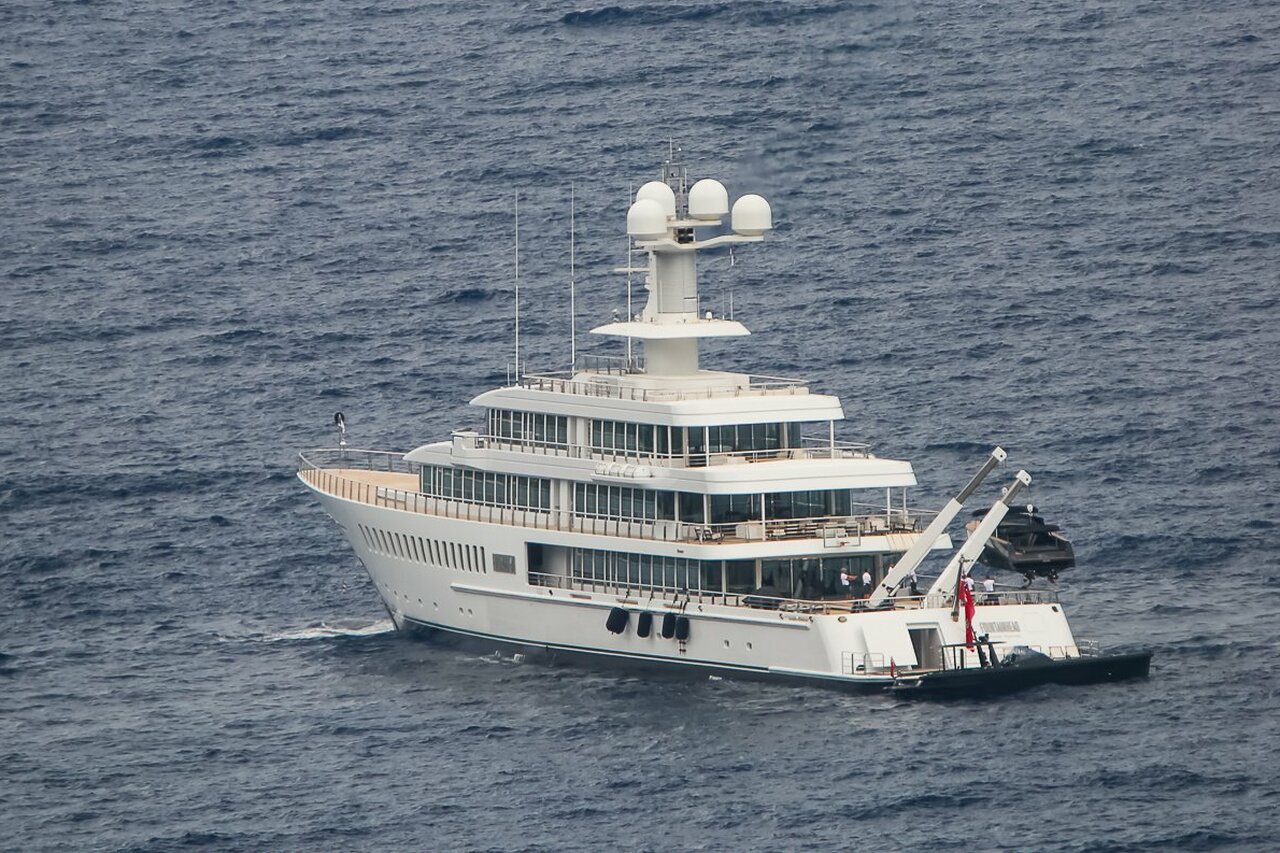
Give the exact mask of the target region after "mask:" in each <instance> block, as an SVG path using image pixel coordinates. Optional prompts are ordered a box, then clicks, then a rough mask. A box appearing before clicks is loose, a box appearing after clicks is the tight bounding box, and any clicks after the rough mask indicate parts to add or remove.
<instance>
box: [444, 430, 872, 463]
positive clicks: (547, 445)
mask: <svg viewBox="0 0 1280 853" xmlns="http://www.w3.org/2000/svg"><path fill="white" fill-rule="evenodd" d="M454 434H455V435H460V436H465V437H466V438H467V439H468V440H472V439H471V436H474V439H473V440H474V442H475V445H474V446H475V447H476V449H479V450H511V451H516V452H519V453H532V454H535V455H545V456H563V457H565V458H568V459H596V460H599V461H601V462H628V463H635V464H640V465H651V466H658V467H684V466H686V465H688V466H690V467H697V468H706V467H714V466H717V465H734V464H738V463H743V462H776V461H779V460H787V459H867V458H870V456H871V445H870V444H862V443H857V442H850V441H832V440H830V439H827V438H821V437H816V436H813V437H811V436H804V437H802V438H801V442H802V443H801V446H800V447H773V448H763V449H759V450H723V451H712V452H707V451H688V452H680V453H672V452H661V451H657V450H641V449H636V450H617V449H614V450H603V449H600V448H595V447H584V446H582V445H580V444H569V443H567V442H562V441H548V440H545V439H538V438H512V437H511V436H503V435H489V434H483V433H476V432H472V431H471V430H455V432H454Z"/></svg>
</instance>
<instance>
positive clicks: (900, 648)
mask: <svg viewBox="0 0 1280 853" xmlns="http://www.w3.org/2000/svg"><path fill="white" fill-rule="evenodd" d="M314 491H315V492H316V494H317V495H318V496H319V497H320V499H321V500H322V502H323V504H324V507H325V509H326V511H327V512H328V513H329V514H330V516H332V517H333V519H334V520H335V521H337V523H338V524H339V526H341V527H342V529H343V531H344V532H345V534H346V537H347V539H348V541H349V542H350V544H351V546H352V548H353V549H354V550H355V551H356V554H357V555H358V556H359V558H360V560H361V562H362V563H363V564H364V566H365V568H366V570H367V571H368V573H369V576H370V578H371V579H372V580H373V583H374V586H375V588H376V589H377V591H378V594H379V596H380V597H381V598H382V601H383V603H384V604H385V606H386V608H387V610H388V612H389V613H390V614H391V617H392V619H393V620H394V622H395V624H396V626H397V627H398V628H401V629H420V630H423V631H426V632H428V633H434V632H445V633H447V634H449V635H452V636H453V637H456V638H458V639H461V640H465V641H466V644H467V645H468V646H470V647H472V648H477V649H480V650H483V651H495V650H503V649H505V650H511V651H517V650H518V651H524V652H526V653H533V654H547V653H549V654H551V655H552V656H556V657H578V656H586V657H590V658H594V659H596V660H598V661H600V662H602V663H612V664H631V665H636V664H640V665H646V666H661V667H664V668H668V669H672V670H683V671H690V672H710V673H733V674H738V675H749V676H753V677H767V678H795V679H803V680H811V681H812V680H818V681H823V682H827V683H839V684H842V685H848V686H865V687H874V688H878V687H882V686H884V685H885V684H888V683H891V682H892V680H893V675H892V673H893V672H905V671H909V670H911V669H913V668H915V667H917V666H919V665H920V664H921V663H922V662H921V661H918V660H917V659H916V657H917V655H916V654H915V652H916V651H917V650H916V649H913V648H912V646H911V642H910V639H909V635H908V632H909V631H910V630H912V629H914V630H916V631H919V630H921V629H929V628H936V629H937V635H936V636H937V638H938V640H939V641H940V644H942V645H950V644H956V643H963V642H964V637H965V625H964V622H963V619H957V618H955V617H954V616H953V613H952V610H951V609H950V608H949V607H937V608H928V607H915V608H911V609H886V610H882V611H872V612H857V611H854V612H851V613H846V614H836V613H821V614H820V613H804V612H788V611H780V610H769V609H757V608H748V607H741V606H728V605H726V604H719V603H706V602H699V600H698V599H697V598H696V597H695V598H694V599H693V600H691V601H686V600H685V599H684V598H680V599H679V600H674V599H673V597H671V596H666V597H659V596H654V597H650V595H649V594H648V593H641V592H638V591H633V592H631V593H630V594H629V595H628V594H617V593H616V592H609V593H604V592H591V591H587V590H577V589H568V588H551V587H548V586H542V585H534V584H530V583H529V582H528V580H527V578H528V574H527V572H528V566H527V564H526V559H527V553H528V552H527V544H528V543H529V542H537V543H540V544H542V545H544V546H553V547H554V546H566V547H585V548H602V547H611V548H613V549H616V550H626V549H627V546H628V545H631V544H633V543H631V542H629V541H628V540H626V539H618V538H612V537H601V536H592V535H587V534H580V533H572V532H566V531H555V530H531V529H528V528H523V527H518V526H514V525H504V524H491V523H485V522H478V521H469V520H465V519H452V518H442V517H439V516H431V515H425V514H422V513H415V512H407V511H403V510H398V509H393V508H388V507H383V506H375V505H370V504H367V503H361V502H356V501H350V500H346V499H343V498H339V497H336V496H334V495H331V494H327V493H325V492H323V491H319V490H314ZM362 527H363V528H364V529H363V530H362ZM370 530H377V531H382V532H383V534H384V535H385V534H387V533H390V534H400V536H401V537H402V540H401V541H406V540H404V539H403V537H414V538H415V539H417V538H420V539H421V540H422V541H423V542H428V541H429V542H434V543H437V548H436V549H435V550H433V549H432V548H429V547H428V548H423V549H421V550H417V549H406V550H407V552H408V553H407V555H406V556H401V555H392V554H390V553H388V552H387V551H386V550H384V548H382V547H374V546H372V545H371V541H373V542H378V541H382V540H378V539H376V538H374V539H372V540H371V538H370V536H369V535H368V531H370ZM439 545H445V546H446V550H444V552H443V553H444V557H445V559H442V560H440V561H436V560H434V559H432V558H431V557H432V556H433V555H434V554H435V553H439V552H440V549H439V548H438V546H439ZM450 545H452V546H454V547H453V550H452V551H450V550H447V546H450ZM709 547H716V546H709ZM464 548H468V549H472V550H470V551H468V552H467V553H468V554H469V555H475V556H478V555H480V554H483V555H485V558H484V565H480V561H479V560H477V559H466V560H464V559H461V558H459V556H458V555H460V554H461V553H463V549H464ZM481 549H483V550H481ZM393 550H398V549H397V548H395V547H394V546H393ZM494 554H505V555H511V556H513V557H515V561H516V564H515V571H514V573H513V574H506V573H498V572H495V571H494V570H493V565H492V556H493V555H494ZM424 556H425V557H426V558H425V559H424V558H423V557H424ZM442 563H453V565H452V566H450V565H444V564H442ZM616 607H622V608H624V609H626V610H627V611H628V612H629V613H630V614H631V617H632V618H630V619H629V621H628V624H627V627H626V629H625V630H623V631H622V632H621V633H617V634H615V633H611V632H610V631H609V630H607V629H606V627H605V622H606V619H607V618H608V616H609V613H610V611H611V610H612V609H613V608H616ZM668 611H671V612H676V613H679V614H681V615H684V616H687V617H688V619H689V636H688V639H687V640H686V641H678V640H676V639H674V638H663V637H662V636H661V635H660V631H659V630H658V624H659V623H660V621H661V619H662V617H663V615H664V614H665V613H667V612H668ZM997 611H998V612H997ZM640 612H649V613H652V614H654V616H655V624H654V629H653V631H652V632H651V633H650V635H649V636H647V637H641V636H638V633H637V631H636V624H637V621H638V618H637V617H638V614H639V613H640ZM975 628H978V629H979V630H980V631H981V630H982V629H984V628H985V629H986V630H985V631H982V632H983V633H989V634H990V636H991V638H992V640H993V641H995V642H996V643H997V648H999V647H1000V646H1010V647H1011V646H1013V645H1028V646H1032V647H1034V648H1038V649H1040V650H1043V651H1044V652H1045V653H1046V654H1050V655H1052V656H1055V657H1072V656H1076V655H1078V654H1079V652H1078V650H1077V649H1076V647H1075V641H1074V639H1073V637H1072V634H1071V630H1070V627H1069V626H1068V624H1067V620H1066V617H1065V615H1064V614H1063V613H1062V612H1061V607H1060V606H1059V605H1056V604H1025V605H1017V604H1007V603H1005V604H1001V605H1000V606H999V607H990V608H984V607H982V606H981V605H979V607H978V613H977V616H976V617H975Z"/></svg>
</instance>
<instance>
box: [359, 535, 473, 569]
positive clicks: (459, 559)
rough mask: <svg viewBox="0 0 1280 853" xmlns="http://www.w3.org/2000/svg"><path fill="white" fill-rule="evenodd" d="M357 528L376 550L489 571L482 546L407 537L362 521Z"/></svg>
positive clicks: (392, 555) (441, 565) (443, 564)
mask: <svg viewBox="0 0 1280 853" xmlns="http://www.w3.org/2000/svg"><path fill="white" fill-rule="evenodd" d="M358 527H359V528H360V535H361V536H363V537H364V542H365V544H366V545H368V546H369V549H370V550H371V551H374V552H376V553H379V554H385V555H387V556H389V557H399V558H400V559H402V560H412V561H413V562H415V563H423V564H426V565H429V566H439V567H443V568H447V569H457V570H459V571H464V572H485V573H487V572H488V569H487V568H486V566H485V550H484V546H482V545H463V544H460V543H458V542H442V541H440V540H439V539H424V538H422V537H421V536H410V535H408V534H406V533H397V532H396V531H394V530H381V529H379V528H377V527H365V526H364V525H363V524H361V525H358Z"/></svg>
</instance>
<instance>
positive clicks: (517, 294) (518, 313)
mask: <svg viewBox="0 0 1280 853" xmlns="http://www.w3.org/2000/svg"><path fill="white" fill-rule="evenodd" d="M519 381H520V193H519V192H518V191H517V192H516V382H519Z"/></svg>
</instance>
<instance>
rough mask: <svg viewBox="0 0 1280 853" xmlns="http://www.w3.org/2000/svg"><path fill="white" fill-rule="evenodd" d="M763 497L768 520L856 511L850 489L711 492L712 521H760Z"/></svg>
mask: <svg viewBox="0 0 1280 853" xmlns="http://www.w3.org/2000/svg"><path fill="white" fill-rule="evenodd" d="M762 500H763V502H764V513H763V517H764V518H767V519H787V518H826V517H828V516H833V515H842V516H843V515H852V514H853V498H852V496H851V494H850V492H849V490H848V489H838V490H832V489H827V490H822V491H806V492H770V493H767V494H764V495H712V496H711V500H710V502H709V503H710V511H711V523H712V524H728V523H732V522H735V521H758V520H759V519H760V518H761V517H762V515H761V501H762Z"/></svg>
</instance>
